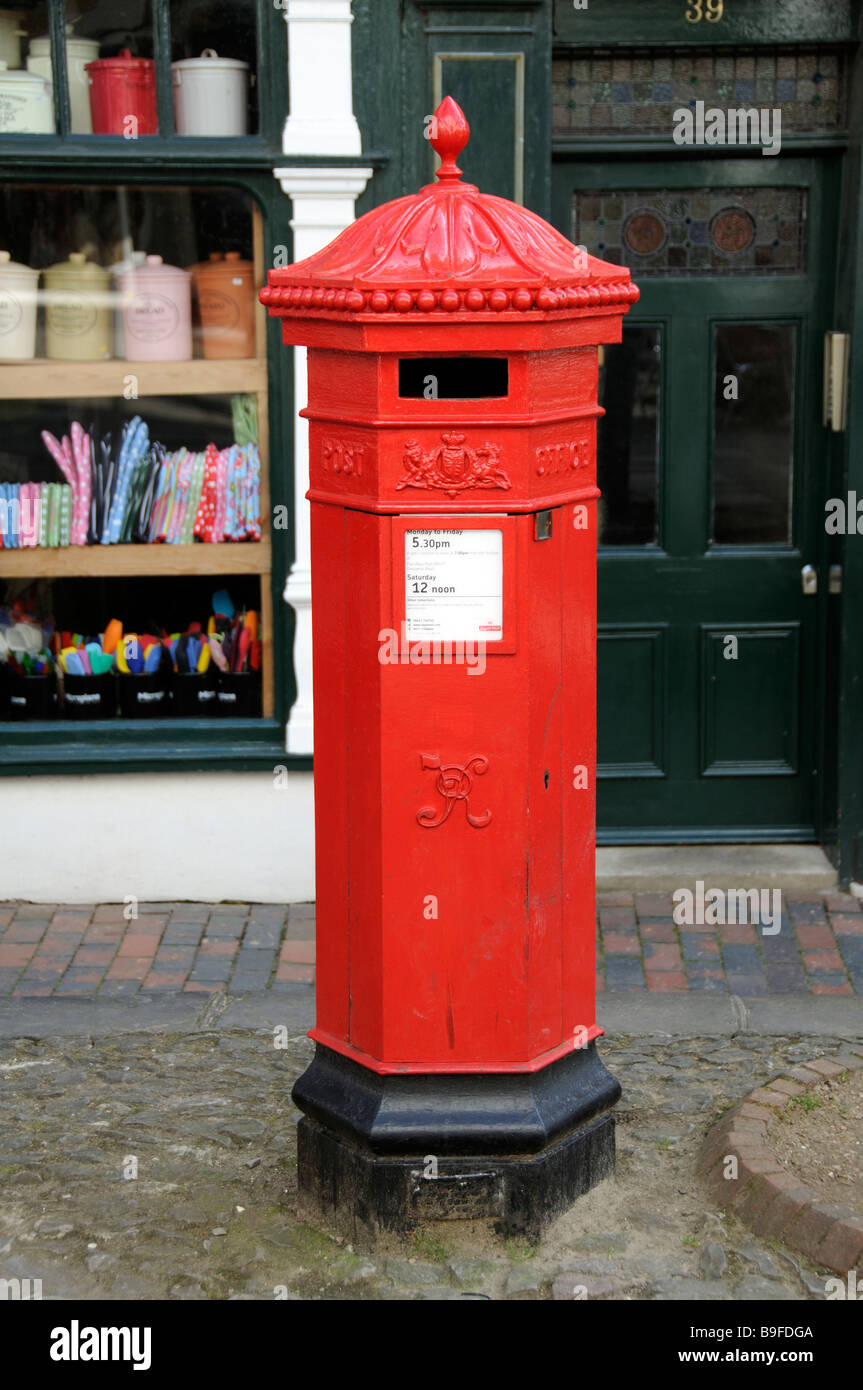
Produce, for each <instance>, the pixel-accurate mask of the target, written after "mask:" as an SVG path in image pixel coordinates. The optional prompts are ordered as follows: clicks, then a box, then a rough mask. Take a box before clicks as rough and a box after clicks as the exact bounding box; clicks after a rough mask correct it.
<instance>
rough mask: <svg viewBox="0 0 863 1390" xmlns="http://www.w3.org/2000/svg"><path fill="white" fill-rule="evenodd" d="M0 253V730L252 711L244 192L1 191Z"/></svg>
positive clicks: (255, 223) (257, 648)
mask: <svg viewBox="0 0 863 1390" xmlns="http://www.w3.org/2000/svg"><path fill="white" fill-rule="evenodd" d="M0 246H2V259H0V360H2V371H0V720H3V719H22V718H23V719H27V720H35V721H44V720H54V719H57V718H61V719H81V718H93V717H98V718H100V719H110V720H115V719H135V718H156V717H162V716H167V717H173V718H187V717H192V716H194V717H199V716H200V717H209V716H210V715H218V714H222V715H228V716H230V717H236V718H241V719H254V718H256V717H259V716H261V715H263V716H271V715H272V713H273V707H274V691H273V670H272V660H271V646H272V603H271V597H270V596H271V575H270V571H271V561H270V543H269V533H268V524H267V520H268V515H269V500H268V498H269V489H268V390H267V366H266V355H265V322H264V319H263V311H262V309H261V308H260V306H259V305H258V303H257V290H258V288H259V286H260V284H261V282H262V279H263V276H264V266H263V252H262V235H261V222H260V216H259V214H258V212H257V209H256V207H255V205H254V204H253V202H252V200H251V198H250V197H249V196H248V195H247V194H245V193H241V192H239V191H237V190H235V189H231V188H225V187H205V188H194V189H193V188H170V189H161V188H160V189H154V188H145V187H135V188H123V187H77V188H64V187H49V186H38V185H35V184H32V185H18V186H16V187H14V188H7V189H6V190H5V192H4V193H3V194H2V195H0ZM28 629H32V630H33V631H29V632H28ZM208 629H210V631H208ZM35 630H38V632H39V635H40V640H39V642H38V644H37V646H36V647H35V648H34V647H33V646H32V644H33V643H34V642H36V631H35ZM118 630H120V631H121V632H122V638H121V639H120V640H119V644H118V642H117V641H115V642H113V644H112V641H111V634H113V636H114V638H117V635H118ZM64 634H65V635H64ZM106 634H108V635H107V637H106ZM210 637H213V638H215V639H216V640H215V646H214V644H213V643H211V642H210V641H209V638H210ZM180 638H183V639H184V641H183V642H180V641H179V639H180ZM135 641H138V646H139V647H140V651H139V650H138V648H137V647H136V646H135V645H134V644H135ZM28 642H30V643H31V646H30V647H28V646H27V645H26V644H27V643H28ZM22 644H23V645H22ZM127 645H129V651H128V652H127V650H126V646H127ZM100 647H101V650H102V653H103V657H104V656H110V655H113V657H114V660H113V662H110V663H106V662H105V661H104V660H102V659H98V657H97V659H96V661H95V663H94V661H93V658H94V656H96V655H97V650H98V649H99V648H100ZM159 648H163V649H164V650H165V651H166V652H167V653H168V654H167V655H165V654H163V651H160V650H158V649H159ZM64 649H65V651H64ZM152 649H155V650H152ZM205 649H206V650H205ZM46 651H47V652H48V654H49V657H48V658H46V657H45V655H44V653H45V652H46ZM208 653H209V654H208ZM70 657H71V661H70V659H69V658H70ZM190 657H191V658H193V659H194V670H192V669H189V667H190ZM139 663H140V664H141V665H143V664H144V663H149V664H147V665H146V667H145V669H139ZM82 664H83V669H82ZM94 664H95V666H96V667H98V668H103V667H104V668H106V669H98V670H95V671H94V670H92V667H93V665H94ZM223 667H224V668H223ZM43 668H44V669H43ZM97 676H98V677H100V678H102V679H99V680H96V677H97ZM196 677H200V678H201V679H200V680H198V679H196ZM37 678H43V679H41V680H37ZM136 678H140V679H139V680H136ZM81 680H83V681H84V684H79V683H78V682H79V681H81ZM198 689H200V692H201V698H200V700H198V699H197V698H195V699H193V698H192V695H193V693H194V692H195V691H196V690H198ZM136 690H137V692H138V695H139V696H140V698H138V699H133V698H132V697H133V695H134V693H135V691H136ZM76 692H77V693H78V694H79V695H80V696H81V698H80V700H79V701H78V703H77V704H76V702H75V701H74V700H73V699H71V696H73V695H75V693H76ZM93 696H98V699H95V698H91V697H93ZM85 697H86V698H85ZM145 697H146V698H145Z"/></svg>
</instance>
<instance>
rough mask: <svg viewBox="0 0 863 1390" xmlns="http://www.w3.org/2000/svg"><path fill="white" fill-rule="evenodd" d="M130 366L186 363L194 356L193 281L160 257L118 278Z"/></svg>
mask: <svg viewBox="0 0 863 1390" xmlns="http://www.w3.org/2000/svg"><path fill="white" fill-rule="evenodd" d="M117 283H118V284H119V287H120V305H121V309H120V312H121V313H122V315H123V341H124V343H125V351H126V361H127V362H187V361H188V360H189V358H190V357H191V356H192V277H191V275H190V274H189V272H188V271H187V270H181V269H180V267H179V266H176V265H165V263H164V261H163V260H162V257H161V256H148V257H147V259H146V261H145V263H144V264H143V265H141V266H136V267H135V268H134V270H129V271H125V272H122V273H121V274H120V275H118V276H117Z"/></svg>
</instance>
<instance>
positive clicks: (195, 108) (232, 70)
mask: <svg viewBox="0 0 863 1390" xmlns="http://www.w3.org/2000/svg"><path fill="white" fill-rule="evenodd" d="M171 72H172V75H173V82H174V124H175V126H176V129H177V134H178V135H246V134H247V133H248V128H249V120H248V111H249V107H248V84H249V65H248V63H243V62H241V61H240V60H239V58H220V57H219V55H218V53H217V52H216V50H215V49H214V48H205V49H204V51H203V53H202V54H201V56H200V58H181V59H180V60H179V62H176V63H172V64H171Z"/></svg>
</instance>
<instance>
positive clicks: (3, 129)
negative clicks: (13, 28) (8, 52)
mask: <svg viewBox="0 0 863 1390" xmlns="http://www.w3.org/2000/svg"><path fill="white" fill-rule="evenodd" d="M0 134H2V135H53V134H54V97H53V93H52V91H51V83H50V82H48V81H46V79H45V78H44V77H40V76H39V74H38V73H37V72H10V71H9V69H8V68H7V66H6V64H5V63H4V62H3V61H2V60H0Z"/></svg>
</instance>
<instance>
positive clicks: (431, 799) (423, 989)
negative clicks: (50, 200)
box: [261, 97, 638, 1235]
mask: <svg viewBox="0 0 863 1390" xmlns="http://www.w3.org/2000/svg"><path fill="white" fill-rule="evenodd" d="M431 129H432V144H433V145H434V148H435V150H436V151H437V153H438V155H439V156H440V160H441V163H440V167H439V168H438V170H437V175H436V181H435V183H434V184H432V185H429V186H428V187H425V188H422V189H421V190H420V191H419V192H418V193H417V194H415V195H412V196H410V197H407V198H400V199H397V200H396V201H395V202H392V203H388V204H386V205H385V206H383V207H379V208H377V209H375V210H373V211H372V212H369V213H367V214H366V215H365V216H364V217H362V218H360V219H359V220H358V221H357V222H356V223H355V224H354V225H353V226H351V227H350V228H348V229H347V230H346V231H345V232H343V233H342V234H341V236H339V237H338V238H337V239H336V240H335V241H334V242H333V243H332V244H331V245H330V246H328V247H326V248H325V249H324V250H322V251H320V252H318V253H317V254H316V255H314V256H312V257H310V258H309V259H308V260H306V261H303V262H300V263H299V264H296V265H292V266H287V267H284V268H280V269H278V270H273V271H271V272H270V275H269V284H268V285H267V286H266V287H265V288H264V289H263V290H262V292H261V299H262V301H263V302H264V303H265V304H266V305H267V306H268V309H269V311H270V313H271V314H272V315H274V316H277V317H279V318H281V320H282V325H283V335H284V341H285V343H300V344H305V345H307V346H308V348H309V356H308V381H309V403H308V406H307V408H306V409H305V410H304V411H303V414H304V415H305V416H306V417H307V418H308V420H309V442H310V487H309V493H308V496H309V499H310V502H311V527H312V537H311V539H312V614H313V633H314V663H315V789H316V794H315V806H316V811H315V814H316V844H317V981H318V994H317V1021H316V1024H315V1027H314V1028H313V1030H312V1032H311V1037H312V1038H313V1039H314V1041H315V1043H316V1053H315V1058H314V1060H313V1061H312V1063H311V1065H310V1066H309V1068H308V1070H307V1071H306V1072H305V1073H304V1075H303V1076H302V1077H301V1078H300V1079H299V1080H298V1081H297V1083H296V1085H295V1087H294V1091H293V1096H294V1100H295V1102H296V1104H297V1105H298V1106H299V1108H300V1109H301V1110H302V1111H303V1112H304V1115H303V1118H302V1119H301V1121H300V1124H299V1129H298V1142H299V1160H298V1166H299V1181H300V1186H301V1188H302V1189H303V1190H304V1191H305V1192H306V1193H307V1194H308V1195H309V1196H311V1197H312V1198H313V1199H314V1200H315V1201H316V1202H317V1203H318V1204H319V1205H320V1206H321V1207H322V1208H323V1209H324V1210H326V1211H328V1212H329V1213H330V1214H331V1215H332V1216H333V1217H335V1218H336V1219H337V1220H338V1221H339V1222H340V1223H341V1224H343V1225H345V1226H346V1227H347V1228H348V1229H350V1230H354V1231H356V1230H357V1229H358V1228H363V1229H369V1230H371V1231H375V1230H381V1229H398V1228H400V1227H406V1226H409V1225H410V1224H411V1222H413V1221H415V1220H416V1217H417V1212H418V1211H425V1212H427V1213H433V1212H435V1211H438V1212H444V1211H446V1212H450V1213H451V1212H453V1211H455V1212H456V1213H458V1212H459V1211H461V1212H462V1213H463V1214H464V1216H465V1218H467V1217H468V1216H469V1217H470V1218H472V1219H473V1218H475V1217H476V1216H478V1215H479V1216H485V1217H486V1218H489V1219H491V1220H493V1221H494V1222H495V1223H496V1225H497V1227H498V1229H499V1230H501V1231H503V1232H508V1233H509V1232H512V1233H514V1232H521V1233H523V1234H527V1235H533V1234H536V1233H538V1231H539V1230H540V1229H541V1227H542V1225H543V1224H544V1223H545V1222H546V1221H548V1220H550V1219H551V1218H552V1217H554V1216H556V1215H557V1214H558V1213H559V1212H560V1211H561V1210H562V1209H563V1208H564V1207H566V1205H568V1203H570V1202H571V1201H572V1200H573V1199H574V1198H575V1197H577V1196H578V1195H579V1194H580V1193H581V1192H584V1191H586V1190H587V1189H588V1188H589V1187H591V1186H592V1185H593V1184H594V1183H596V1182H598V1181H599V1180H600V1179H601V1178H602V1177H603V1176H605V1175H606V1174H608V1173H609V1172H610V1171H611V1170H612V1168H613V1164H614V1120H613V1116H612V1113H611V1112H612V1107H613V1104H614V1102H615V1100H616V1099H617V1096H618V1094H619V1086H618V1083H617V1082H616V1081H615V1080H614V1078H613V1077H612V1076H610V1075H609V1073H608V1072H607V1070H606V1069H605V1067H604V1065H603V1063H602V1062H601V1060H600V1057H599V1055H598V1053H597V1050H596V1039H597V1038H598V1037H599V1035H600V1033H601V1029H600V1027H599V1026H598V1024H597V1022H596V1016H595V960H594V909H595V885H594V843H595V799H594V798H595V787H594V780H595V766H596V737H595V705H596V598H595V594H596V541H597V534H596V515H597V514H596V506H597V498H598V495H599V494H598V491H597V487H596V421H597V417H598V416H599V415H600V414H601V413H602V412H601V410H600V408H599V406H598V404H597V384H598V376H597V356H598V353H597V348H598V345H599V344H600V343H613V342H619V341H620V337H621V322H622V317H623V315H624V313H626V311H627V309H628V307H629V305H630V304H631V303H632V302H633V301H634V300H635V299H636V298H637V296H638V291H637V289H636V288H635V286H634V285H632V283H631V281H630V276H629V272H628V271H627V270H625V269H624V268H622V267H620V266H616V265H608V264H605V263H604V262H602V261H599V260H596V259H595V258H594V257H592V256H590V255H588V254H587V252H586V251H584V250H583V249H581V248H579V247H576V246H574V245H573V244H572V243H571V242H569V241H567V239H566V238H565V237H564V236H562V235H561V234H560V233H559V232H557V231H555V230H554V229H553V228H552V227H550V226H549V225H548V223H546V222H544V221H543V220H542V219H541V218H539V217H537V216H536V215H535V214H533V213H531V212H529V211H528V210H527V209H525V208H523V207H519V206H517V205H515V204H513V203H510V202H507V201H505V200H504V199H501V198H496V197H488V196H484V195H483V194H481V193H480V192H479V191H478V189H477V188H476V187H474V186H473V185H471V184H468V183H465V182H463V181H462V179H461V171H460V170H459V169H458V167H457V166H456V163H455V161H456V157H457V156H458V155H459V153H460V151H461V150H462V148H463V147H464V145H465V143H466V141H467V138H468V134H469V131H468V125H467V122H466V120H465V118H464V116H463V114H462V112H461V110H460V109H459V107H458V106H457V105H456V104H455V102H453V101H452V100H451V99H450V98H448V97H447V98H445V99H444V101H443V102H442V103H441V105H440V106H439V108H438V110H437V112H436V113H435V118H434V121H433V122H432V123H431ZM429 1159H433V1160H434V1164H432V1165H431V1170H430V1173H429V1176H428V1178H427V1180H424V1181H427V1184H428V1186H424V1185H422V1184H421V1185H420V1186H419V1187H418V1186H417V1180H416V1176H415V1175H416V1173H417V1172H420V1171H422V1172H425V1167H424V1165H426V1163H427V1160H429ZM438 1161H439V1168H438V1169H437V1173H438V1176H437V1177H436V1176H435V1171H434V1165H435V1164H438ZM470 1173H476V1174H481V1177H477V1178H476V1179H469V1178H468V1176H467V1175H468V1174H470ZM411 1175H414V1176H413V1177H412V1176H411ZM441 1175H442V1176H441ZM459 1175H461V1176H459ZM435 1181H440V1182H441V1184H442V1186H441V1188H440V1192H439V1195H438V1197H437V1198H435V1199H432V1197H431V1196H430V1195H429V1194H430V1193H431V1191H432V1188H433V1185H434V1182H435ZM447 1194H449V1195H447Z"/></svg>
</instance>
